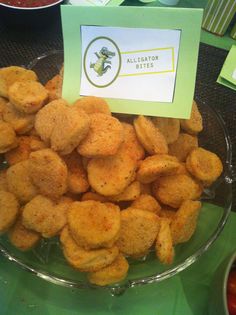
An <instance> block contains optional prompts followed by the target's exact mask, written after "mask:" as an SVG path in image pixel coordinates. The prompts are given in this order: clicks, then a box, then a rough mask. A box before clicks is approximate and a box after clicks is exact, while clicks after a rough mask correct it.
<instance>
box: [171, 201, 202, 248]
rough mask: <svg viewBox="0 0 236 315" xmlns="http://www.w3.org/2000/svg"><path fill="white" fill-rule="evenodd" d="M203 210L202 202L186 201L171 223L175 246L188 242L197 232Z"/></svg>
mask: <svg viewBox="0 0 236 315" xmlns="http://www.w3.org/2000/svg"><path fill="white" fill-rule="evenodd" d="M200 210H201V202H200V201H192V200H186V201H184V202H183V203H182V204H181V206H180V208H179V209H178V211H177V212H176V215H175V218H174V219H173V220H172V222H171V226H170V227H171V235H172V239H173V243H174V244H178V243H184V242H187V241H188V240H189V239H190V238H191V237H192V235H193V234H194V232H195V229H196V226H197V219H198V216H199V213H200Z"/></svg>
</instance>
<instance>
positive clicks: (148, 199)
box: [131, 194, 161, 214]
mask: <svg viewBox="0 0 236 315" xmlns="http://www.w3.org/2000/svg"><path fill="white" fill-rule="evenodd" d="M131 207H132V208H136V209H141V210H147V211H151V212H154V213H155V214H159V213H160V211H161V206H160V204H159V203H158V201H157V200H156V199H155V198H153V197H152V196H151V195H147V194H143V195H140V196H139V197H138V198H137V199H136V200H134V201H133V202H132V203H131Z"/></svg>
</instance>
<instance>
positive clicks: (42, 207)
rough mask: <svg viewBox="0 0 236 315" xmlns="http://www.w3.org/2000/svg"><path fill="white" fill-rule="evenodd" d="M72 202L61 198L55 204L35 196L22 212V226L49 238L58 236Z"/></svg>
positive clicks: (47, 199) (43, 197)
mask: <svg viewBox="0 0 236 315" xmlns="http://www.w3.org/2000/svg"><path fill="white" fill-rule="evenodd" d="M71 204H72V201H71V200H70V199H69V198H66V197H63V198H61V199H59V201H57V202H53V201H52V200H50V199H49V198H47V197H45V196H42V195H37V196H36V197H34V198H33V199H32V200H31V201H30V202H28V203H27V204H26V205H25V206H24V208H23V212H22V222H23V225H24V226H25V227H26V228H28V229H30V230H33V231H36V232H38V233H40V234H42V236H43V237H46V238H49V237H53V236H55V235H58V234H59V233H60V231H61V230H62V228H63V227H64V226H65V225H66V223H67V212H68V209H69V207H70V206H71Z"/></svg>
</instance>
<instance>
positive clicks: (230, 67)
mask: <svg viewBox="0 0 236 315" xmlns="http://www.w3.org/2000/svg"><path fill="white" fill-rule="evenodd" d="M217 82H218V83H220V84H222V85H224V86H227V87H229V88H230V89H233V90H234V91H236V46H235V45H233V46H232V47H231V49H230V51H229V53H228V55H227V58H226V60H225V63H224V65H223V68H222V70H221V72H220V75H219V77H218V79H217Z"/></svg>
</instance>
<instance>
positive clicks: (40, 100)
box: [8, 81, 48, 114]
mask: <svg viewBox="0 0 236 315" xmlns="http://www.w3.org/2000/svg"><path fill="white" fill-rule="evenodd" d="M8 94H9V100H10V102H11V103H12V104H13V105H14V106H15V108H16V109H18V110H19V111H20V112H23V113H26V114H32V113H35V112H37V111H38V110H39V109H40V108H41V107H42V106H43V105H45V104H46V103H47V101H48V91H47V90H46V89H45V87H44V86H43V85H42V84H41V83H39V82H37V81H22V82H19V81H17V82H15V83H13V84H12V85H11V86H10V87H9V89H8Z"/></svg>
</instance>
